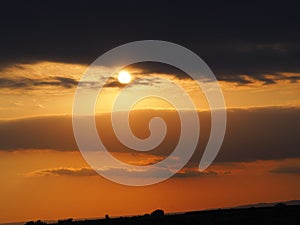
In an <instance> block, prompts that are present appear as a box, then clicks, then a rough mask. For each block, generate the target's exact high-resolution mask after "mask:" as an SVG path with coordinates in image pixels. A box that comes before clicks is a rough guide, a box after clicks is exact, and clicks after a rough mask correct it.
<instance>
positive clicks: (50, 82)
mask: <svg viewBox="0 0 300 225" xmlns="http://www.w3.org/2000/svg"><path fill="white" fill-rule="evenodd" d="M77 83H78V82H77V81H76V80H75V79H72V78H67V77H51V78H45V79H32V78H25V77H3V78H0V88H8V89H33V88H37V87H41V86H58V87H63V88H72V87H75V86H76V85H77Z"/></svg>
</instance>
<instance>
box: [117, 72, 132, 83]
mask: <svg viewBox="0 0 300 225" xmlns="http://www.w3.org/2000/svg"><path fill="white" fill-rule="evenodd" d="M118 81H119V82H120V83H121V84H128V83H130V81H131V74H130V73H129V72H128V71H126V70H122V71H120V72H119V74H118Z"/></svg>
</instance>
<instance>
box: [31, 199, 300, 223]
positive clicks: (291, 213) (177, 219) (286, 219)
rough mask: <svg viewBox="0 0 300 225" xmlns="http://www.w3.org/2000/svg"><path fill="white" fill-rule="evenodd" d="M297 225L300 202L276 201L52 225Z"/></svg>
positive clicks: (155, 212) (157, 211)
mask: <svg viewBox="0 0 300 225" xmlns="http://www.w3.org/2000/svg"><path fill="white" fill-rule="evenodd" d="M43 224H44V223H43V222H41V221H37V222H33V221H30V222H27V223H26V224H25V225H43ZM160 224H161V225H175V224H176V225H185V224H186V225H223V224H224V225H240V224H243V225H250V224H251V225H260V224H263V225H279V224H280V225H286V224H289V225H296V224H297V225H299V224H300V205H291V206H288V205H285V204H283V203H282V204H277V205H275V206H273V207H259V208H255V207H250V208H233V209H217V210H207V211H193V212H186V213H181V214H173V215H165V214H164V211H163V210H160V209H158V210H155V211H153V212H152V213H151V214H145V215H143V216H132V217H119V218H110V217H108V216H107V217H106V218H105V219H97V220H83V221H74V220H72V219H67V220H59V221H58V223H56V224H52V225H160Z"/></svg>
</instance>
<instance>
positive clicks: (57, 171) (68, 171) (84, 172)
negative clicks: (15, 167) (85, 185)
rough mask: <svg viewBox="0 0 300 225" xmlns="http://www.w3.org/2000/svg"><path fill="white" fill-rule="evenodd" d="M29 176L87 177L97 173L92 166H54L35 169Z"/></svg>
mask: <svg viewBox="0 0 300 225" xmlns="http://www.w3.org/2000/svg"><path fill="white" fill-rule="evenodd" d="M28 175H29V176H51V175H53V176H72V177H86V176H96V175H97V173H96V172H95V171H94V170H93V169H91V168H77V169H75V168H54V169H44V170H37V171H33V172H31V173H29V174H28Z"/></svg>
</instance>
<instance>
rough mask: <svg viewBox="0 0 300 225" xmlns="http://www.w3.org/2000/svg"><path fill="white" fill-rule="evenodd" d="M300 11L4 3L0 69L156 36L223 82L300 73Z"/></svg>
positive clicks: (283, 5)
mask: <svg viewBox="0 0 300 225" xmlns="http://www.w3.org/2000/svg"><path fill="white" fill-rule="evenodd" d="M298 8H299V7H298V2H297V1H284V2H275V1H272V2H269V1H263V2H262V1H251V2H247V3H245V2H231V1H225V2H215V1H212V2H208V1H206V2H201V4H200V5H199V3H198V2H197V3H196V2H195V3H193V2H185V1H184V2H182V1H172V2H168V1H151V2H148V3H145V2H140V1H131V2H118V3H117V4H116V3H115V2H109V1H106V2H99V1H84V2H77V1H72V2H71V1H70V2H69V1H64V2H61V1H59V2H58V1H43V2H42V3H41V2H39V1H31V2H27V1H26V2H22V1H20V2H18V3H17V4H16V3H15V2H5V3H1V9H2V11H1V14H0V29H1V36H0V49H1V51H0V64H1V65H0V67H1V68H4V67H6V66H9V65H11V64H16V63H21V62H22V63H24V62H27V63H32V62H36V61H43V60H48V61H59V62H72V63H82V64H90V63H91V62H92V61H93V60H94V59H96V58H97V57H98V56H99V55H101V54H103V53H104V52H106V51H107V50H109V49H111V48H113V47H116V46H118V45H120V44H124V43H127V42H131V41H136V40H145V39H156V40H166V41H171V42H175V43H177V44H180V45H183V46H185V47H187V48H189V49H191V50H192V51H194V52H196V53H197V54H198V55H199V56H200V57H201V58H203V59H204V61H205V62H206V63H207V64H208V65H209V66H210V67H211V69H212V70H213V71H214V72H215V74H216V75H217V76H218V77H221V76H222V77H221V78H222V79H224V80H226V76H228V80H229V81H233V80H234V76H237V75H240V74H245V75H249V76H251V77H254V78H257V79H264V78H262V77H261V75H263V74H270V73H271V74H277V73H280V72H300V64H299V61H300V60H299V57H300V41H299V40H300V32H299V28H298V27H299V22H300V15H299V13H298ZM296 80H298V78H297V79H295V80H294V81H296ZM236 82H237V83H239V84H247V83H249V82H248V81H245V80H241V78H240V77H237V79H236ZM263 82H265V83H266V84H268V83H272V82H273V81H272V80H264V81H263Z"/></svg>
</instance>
